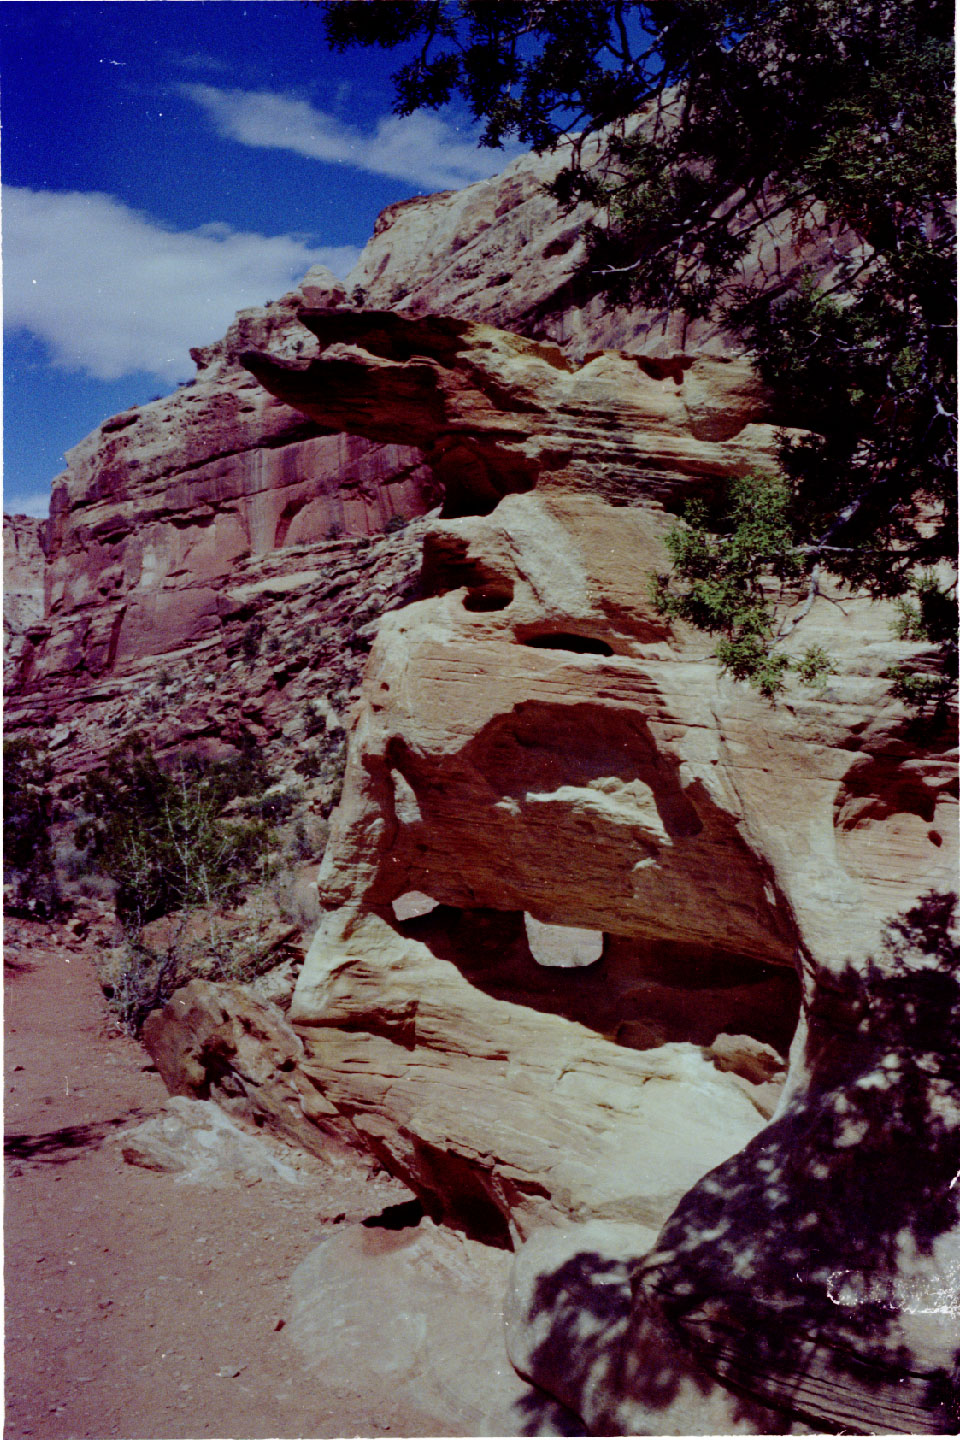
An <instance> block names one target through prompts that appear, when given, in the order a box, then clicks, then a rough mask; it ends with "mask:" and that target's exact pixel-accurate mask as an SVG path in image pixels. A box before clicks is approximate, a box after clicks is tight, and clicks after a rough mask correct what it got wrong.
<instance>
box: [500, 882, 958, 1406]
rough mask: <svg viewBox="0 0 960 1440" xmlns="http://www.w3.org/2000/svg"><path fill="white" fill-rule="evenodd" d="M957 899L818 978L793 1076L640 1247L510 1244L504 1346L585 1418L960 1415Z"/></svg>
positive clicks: (928, 902) (915, 916)
mask: <svg viewBox="0 0 960 1440" xmlns="http://www.w3.org/2000/svg"><path fill="white" fill-rule="evenodd" d="M955 904H956V898H955V897H954V896H953V895H938V894H931V895H928V896H927V897H925V899H924V900H923V901H921V903H920V904H918V905H917V906H915V907H914V908H913V909H912V910H910V911H909V912H907V913H905V914H904V915H903V916H901V917H900V918H899V919H898V920H896V921H895V922H893V923H892V924H891V926H890V927H889V931H888V936H887V940H886V944H885V947H884V949H883V951H882V953H880V954H878V956H877V957H876V958H875V959H874V960H873V961H872V962H871V963H870V964H869V965H867V966H861V967H848V968H847V969H846V970H844V971H842V972H840V973H837V974H834V975H832V976H824V977H821V978H820V980H819V983H818V986H817V989H816V991H815V993H814V995H813V998H812V1002H811V1005H810V1008H809V1014H808V1021H809V1037H808V1041H807V1046H806V1056H805V1063H806V1071H807V1075H808V1079H807V1080H806V1083H805V1084H803V1085H802V1086H801V1087H800V1088H798V1090H797V1092H796V1093H795V1094H794V1097H793V1099H792V1100H791V1101H790V1103H789V1104H788V1106H787V1108H786V1110H785V1111H784V1113H783V1114H782V1115H781V1116H780V1117H779V1118H778V1119H777V1120H776V1121H774V1122H773V1123H772V1124H770V1125H769V1126H768V1127H767V1129H765V1130H764V1131H763V1132H761V1134H760V1135H758V1136H757V1137H756V1139H755V1140H753V1141H751V1142H750V1144H748V1145H747V1146H746V1147H745V1148H744V1149H743V1150H742V1151H741V1152H740V1153H739V1154H738V1155H736V1156H734V1157H733V1159H731V1160H729V1161H727V1162H726V1163H725V1164H723V1165H721V1166H719V1167H718V1168H717V1169H716V1170H714V1171H712V1172H711V1173H710V1174H709V1175H707V1176H706V1177H705V1178H704V1179H703V1180H702V1181H701V1182H700V1183H699V1184H698V1185H696V1186H695V1187H694V1188H693V1189H692V1190H691V1191H690V1192H689V1193H688V1194H687V1195H686V1196H685V1197H684V1199H683V1200H682V1201H681V1203H680V1205H679V1206H678V1207H677V1209H676V1210H675V1211H674V1213H673V1215H672V1216H671V1218H670V1219H669V1220H668V1221H667V1223H666V1225H665V1226H664V1228H663V1229H662V1231H661V1232H660V1235H659V1237H658V1239H657V1241H656V1244H655V1246H654V1248H653V1249H652V1250H649V1251H648V1253H646V1255H645V1257H644V1258H642V1259H641V1260H640V1261H639V1263H635V1264H634V1265H631V1264H630V1262H629V1260H623V1259H622V1258H621V1259H620V1260H619V1262H618V1261H617V1259H616V1254H617V1252H616V1248H615V1244H614V1243H611V1244H610V1245H604V1246H599V1247H598V1246H589V1245H588V1244H587V1243H586V1240H587V1237H586V1234H584V1237H583V1241H582V1242H581V1243H580V1244H579V1246H578V1247H577V1250H576V1253H569V1252H571V1251H572V1250H573V1249H574V1245H575V1244H576V1237H573V1241H571V1238H570V1237H569V1236H568V1237H567V1239H566V1245H567V1250H568V1255H567V1258H566V1259H565V1260H564V1262H563V1263H561V1264H559V1265H558V1264H556V1263H553V1264H552V1265H551V1263H550V1255H549V1254H548V1253H547V1252H545V1251H544V1250H543V1246H542V1245H541V1253H540V1254H539V1255H538V1254H537V1253H536V1252H534V1253H533V1254H532V1255H531V1256H529V1257H527V1258H526V1259H524V1252H521V1255H520V1258H519V1259H518V1268H517V1280H516V1284H515V1291H514V1336H513V1340H512V1344H511V1356H512V1358H513V1359H514V1363H515V1364H518V1367H519V1368H520V1369H521V1371H522V1373H524V1374H526V1375H528V1376H529V1378H530V1379H532V1380H533V1381H534V1382H535V1383H536V1384H538V1385H541V1386H543V1387H544V1388H545V1389H548V1390H550V1391H551V1392H552V1393H554V1394H557V1395H558V1397H559V1398H561V1399H562V1400H563V1402H564V1403H565V1404H567V1405H569V1406H570V1407H571V1408H573V1409H575V1410H576V1411H577V1412H578V1413H579V1414H580V1415H581V1416H583V1418H584V1420H585V1422H586V1423H587V1425H588V1427H589V1428H590V1430H591V1432H592V1433H597V1434H602V1433H624V1430H625V1429H630V1428H634V1429H636V1428H640V1429H643V1428H652V1429H653V1430H654V1432H659V1433H687V1434H697V1433H708V1428H707V1427H708V1424H709V1422H710V1421H716V1420H719V1419H721V1418H722V1419H724V1420H725V1421H726V1424H725V1425H724V1424H719V1423H718V1424H717V1425H716V1431H717V1432H718V1433H723V1432H724V1431H729V1429H736V1430H741V1431H748V1432H749V1431H751V1430H754V1429H755V1428H756V1427H757V1425H758V1424H760V1425H761V1426H762V1428H766V1429H768V1430H769V1431H771V1432H772V1431H777V1430H782V1429H784V1428H789V1427H791V1426H792V1424H793V1423H794V1422H792V1421H791V1419H790V1417H796V1418H797V1419H799V1422H800V1426H801V1428H805V1426H806V1425H812V1426H813V1427H815V1428H816V1429H820V1430H825V1431H831V1432H836V1431H847V1432H850V1431H852V1432H854V1433H856V1432H859V1433H868V1434H869V1433H905V1434H916V1433H928V1434H940V1433H955V1432H956V1431H957V1428H958V1421H960V1349H958V1346H957V1339H958V1328H960V1213H958V1197H960V1185H958V1183H957V1176H958V1175H960V973H958V970H960V966H958V952H957V948H956V946H955V944H954V941H953V938H952V936H951V923H952V918H953V915H954V910H955ZM535 1238H536V1237H535ZM627 1243H628V1242H627V1241H626V1240H624V1241H623V1243H622V1247H621V1249H620V1251H619V1255H620V1257H622V1256H624V1255H627V1254H629V1253H630V1252H629V1250H628V1249H627ZM644 1248H645V1247H635V1248H634V1250H633V1254H634V1255H637V1254H638V1250H642V1249H644ZM554 1259H555V1257H554ZM524 1265H525V1266H526V1274H524V1271H523V1266H524ZM631 1271H632V1283H631V1282H630V1281H628V1278H627V1277H628V1275H629V1274H630V1272H631ZM628 1291H629V1292H631V1293H628ZM718 1381H719V1382H720V1383H719V1384H718V1383H717V1382H718ZM738 1396H739V1399H738ZM724 1397H725V1398H724ZM737 1407H739V1409H738V1408H737ZM761 1407H773V1408H772V1409H771V1408H767V1409H766V1412H765V1415H764V1414H763V1412H762V1410H761ZM778 1417H779V1418H778ZM763 1422H765V1424H764V1423H763ZM610 1425H612V1426H613V1427H614V1428H613V1429H612V1430H611V1429H608V1428H606V1427H607V1426H610ZM678 1427H679V1428H678Z"/></svg>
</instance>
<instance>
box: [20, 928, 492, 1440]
mask: <svg viewBox="0 0 960 1440" xmlns="http://www.w3.org/2000/svg"><path fill="white" fill-rule="evenodd" d="M102 937H103V932H100V934H99V935H98V928H97V925H96V923H93V924H92V925H91V927H90V930H89V931H88V933H87V935H86V936H85V938H83V939H82V940H81V939H77V938H76V937H75V936H71V935H70V934H69V933H68V932H67V931H66V930H65V929H63V928H61V927H56V928H55V927H48V926H45V925H40V924H37V923H34V922H29V921H17V920H8V921H7V924H6V931H5V964H4V981H5V984H4V993H5V1005H6V1010H5V1029H6V1048H5V1080H6V1138H5V1257H6V1259H5V1265H6V1270H5V1280H6V1430H5V1433H6V1435H7V1436H8V1437H11V1440H12V1437H20V1436H35V1437H44V1440H46V1437H50V1440H54V1437H56V1440H60V1437H64V1440H66V1437H81V1436H94V1437H101V1436H102V1437H106V1436H122V1437H127V1440H135V1437H147V1436H150V1437H169V1440H174V1437H199V1436H232V1437H259V1436H275V1437H285V1436H316V1437H326V1436H350V1435H362V1436H379V1435H394V1436H395V1435H398V1434H399V1435H409V1436H415V1435H429V1434H435V1433H436V1422H435V1421H434V1422H431V1420H430V1419H429V1417H428V1416H427V1415H425V1414H423V1413H419V1412H418V1411H417V1409H416V1408H415V1402H412V1401H411V1398H410V1396H409V1394H407V1395H404V1394H401V1393H398V1392H397V1391H396V1389H395V1388H391V1387H390V1386H389V1385H387V1384H384V1383H383V1382H380V1383H379V1384H378V1383H377V1381H376V1378H375V1377H374V1378H373V1379H372V1380H371V1377H369V1376H365V1375H363V1374H358V1373H356V1371H355V1370H354V1371H353V1372H352V1373H339V1374H338V1373H336V1371H333V1373H331V1374H330V1376H329V1380H328V1381H325V1382H324V1383H322V1384H321V1383H319V1382H318V1380H317V1378H316V1376H315V1375H314V1376H312V1377H310V1378H307V1376H306V1374H305V1372H304V1370H303V1366H302V1364H301V1363H300V1361H299V1360H298V1358H297V1355H296V1353H295V1351H294V1348H293V1345H292V1344H291V1343H289V1342H288V1337H287V1336H286V1335H285V1333H284V1331H285V1309H286V1308H287V1307H288V1305H289V1295H288V1286H287V1282H288V1278H289V1276H290V1275H291V1273H292V1271H293V1269H294V1268H295V1266H296V1265H297V1264H298V1263H299V1262H300V1261H301V1260H303V1259H304V1258H305V1257H306V1256H307V1255H308V1254H309V1253H310V1252H311V1251H312V1250H313V1249H314V1248H315V1246H316V1245H317V1243H318V1242H319V1241H320V1240H321V1239H322V1238H323V1237H324V1236H326V1235H329V1234H330V1232H331V1227H332V1226H335V1225H337V1224H338V1223H343V1221H344V1216H345V1215H346V1216H347V1218H348V1219H352V1220H356V1219H357V1218H362V1217H363V1216H364V1215H372V1214H376V1213H378V1211H379V1210H380V1209H382V1207H383V1197H382V1196H380V1195H378V1193H377V1189H378V1187H377V1185H376V1183H374V1184H373V1185H370V1184H369V1182H368V1181H367V1180H366V1179H365V1176H364V1174H363V1172H362V1171H361V1170H360V1169H359V1168H358V1169H357V1170H356V1172H355V1173H354V1172H353V1171H352V1168H351V1170H350V1171H349V1172H348V1173H346V1174H343V1175H341V1176H340V1178H339V1179H338V1181H337V1183H336V1185H331V1186H326V1187H325V1186H323V1185H318V1186H316V1187H314V1186H313V1185H306V1186H290V1185H284V1184H282V1183H275V1182H266V1181H258V1182H254V1183H249V1184H245V1183H243V1182H241V1181H237V1180H236V1179H232V1180H225V1181H219V1182H217V1183H204V1184H188V1183H184V1182H183V1181H178V1180H177V1179H176V1178H175V1177H174V1176H173V1175H170V1174H164V1173H156V1172H154V1171H150V1170H145V1169H142V1168H139V1167H136V1166H133V1165H129V1164H127V1163H125V1162H124V1160H123V1157H122V1155H121V1150H120V1144H119V1142H118V1140H117V1136H118V1134H119V1133H121V1132H122V1131H123V1130H124V1129H125V1128H127V1127H129V1126H131V1125H134V1124H136V1123H137V1122H138V1121H142V1120H145V1119H147V1118H148V1117H150V1116H152V1115H155V1114H156V1113H157V1112H158V1111H159V1110H160V1109H161V1107H162V1106H163V1103H164V1101H165V1100H166V1098H167V1095H166V1090H165V1088H164V1086H163V1084H162V1082H161V1080H160V1078H159V1077H158V1076H157V1074H156V1073H155V1072H154V1071H153V1069H152V1067H151V1065H150V1061H149V1057H148V1056H147V1055H146V1053H145V1052H144V1051H143V1050H142V1049H141V1048H140V1046H139V1045H138V1044H136V1043H135V1042H134V1041H133V1040H132V1039H130V1038H128V1037H127V1036H124V1035H122V1034H120V1033H119V1032H118V1030H117V1028H116V1026H115V1024H114V1023H113V1021H112V1019H111V1017H110V1014H109V1011H108V1010H107V1007H106V1004H105V1002H104V999H103V997H102V994H101V992H100V989H99V986H98V984H97V982H96V979H95V976H94V970H93V964H92V952H93V949H94V947H95V946H96V945H97V943H98V941H101V940H102ZM388 1199H389V1197H388ZM462 1433H466V1432H462Z"/></svg>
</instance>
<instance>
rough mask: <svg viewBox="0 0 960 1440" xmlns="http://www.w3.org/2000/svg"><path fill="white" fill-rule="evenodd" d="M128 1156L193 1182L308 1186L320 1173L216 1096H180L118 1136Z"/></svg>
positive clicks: (132, 1161)
mask: <svg viewBox="0 0 960 1440" xmlns="http://www.w3.org/2000/svg"><path fill="white" fill-rule="evenodd" d="M117 1143H118V1144H119V1145H120V1149H121V1152H122V1154H123V1158H124V1160H126V1161H127V1163H128V1164H129V1165H141V1166H143V1167H144V1168H145V1169H147V1170H164V1171H167V1172H169V1173H171V1174H175V1175H176V1176H177V1178H178V1179H180V1180H182V1181H184V1182H188V1183H190V1184H206V1185H209V1184H216V1183H217V1182H219V1181H226V1182H228V1183H229V1182H231V1181H236V1180H244V1181H247V1182H248V1183H249V1182H254V1181H257V1180H267V1181H278V1182H280V1183H281V1184H284V1185H305V1184H310V1183H312V1182H315V1181H316V1178H317V1176H316V1172H315V1171H314V1172H311V1171H309V1170H308V1169H306V1167H305V1166H304V1164H303V1158H302V1152H301V1155H300V1156H298V1154H297V1152H295V1151H292V1150H291V1151H288V1152H287V1153H286V1154H284V1153H282V1152H281V1151H280V1147H279V1146H277V1145H276V1143H275V1142H274V1143H270V1142H268V1141H266V1140H264V1139H263V1138H262V1137H261V1136H259V1135H257V1134H256V1133H255V1132H254V1131H252V1130H247V1129H244V1128H243V1127H242V1126H240V1125H238V1124H237V1123H236V1122H235V1121H234V1120H232V1119H231V1118H230V1116H229V1115H227V1114H226V1113H225V1112H224V1110H223V1109H222V1108H221V1106H219V1105H215V1104H214V1103H213V1102H212V1101H211V1100H187V1099H185V1098H184V1097H183V1096H181V1095H174V1096H172V1097H171V1098H170V1100H169V1101H168V1102H167V1104H166V1105H165V1106H164V1109H163V1112H162V1113H161V1114H160V1115H157V1116H155V1117H154V1119H152V1120H145V1121H144V1123H143V1124H142V1125H134V1126H132V1127H131V1128H130V1129H129V1130H124V1131H123V1132H122V1134H121V1135H119V1136H118V1137H117Z"/></svg>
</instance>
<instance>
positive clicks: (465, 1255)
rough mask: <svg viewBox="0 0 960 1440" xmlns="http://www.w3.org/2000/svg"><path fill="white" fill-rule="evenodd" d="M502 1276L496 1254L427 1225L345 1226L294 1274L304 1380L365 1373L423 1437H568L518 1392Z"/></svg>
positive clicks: (293, 1327) (542, 1406)
mask: <svg viewBox="0 0 960 1440" xmlns="http://www.w3.org/2000/svg"><path fill="white" fill-rule="evenodd" d="M509 1267H510V1257H509V1255H507V1254H506V1253H505V1252H504V1251H502V1250H499V1251H498V1250H493V1249H491V1248H490V1247H489V1246H485V1245H480V1244H477V1242H476V1241H471V1240H468V1239H466V1238H465V1237H464V1236H462V1235H455V1234H454V1233H453V1232H451V1231H449V1230H444V1229H440V1228H439V1227H437V1226H435V1225H433V1224H432V1222H431V1221H430V1220H422V1221H421V1222H420V1224H419V1225H416V1226H411V1227H408V1228H403V1229H398V1230H391V1229H384V1228H380V1227H378V1226H376V1225H375V1224H373V1225H371V1224H369V1223H368V1225H367V1226H366V1227H361V1226H356V1225H354V1226H350V1227H349V1228H345V1229H341V1230H340V1231H339V1232H338V1233H337V1234H336V1235H332V1236H331V1237H330V1238H329V1239H327V1240H324V1241H323V1242H322V1243H321V1244H320V1245H319V1246H318V1247H317V1249H316V1250H314V1251H313V1253H312V1254H311V1255H310V1256H308V1258H307V1259H306V1260H304V1261H303V1262H302V1264H301V1265H299V1266H298V1268H297V1270H296V1271H295V1272H294V1274H293V1277H292V1281H291V1290H292V1294H293V1305H292V1309H291V1313H290V1319H289V1332H288V1333H289V1335H290V1338H291V1340H292V1341H293V1343H294V1345H296V1347H297V1349H298V1351H299V1352H300V1355H301V1357H302V1359H303V1364H304V1369H305V1371H306V1374H307V1375H308V1376H309V1377H310V1378H311V1379H314V1378H316V1380H317V1381H318V1382H319V1383H321V1384H322V1383H323V1381H324V1378H325V1377H326V1376H327V1375H328V1374H329V1372H330V1367H331V1365H334V1366H337V1365H339V1366H341V1367H342V1368H343V1369H344V1371H346V1372H347V1373H349V1372H351V1371H352V1372H359V1373H368V1374H369V1373H370V1372H371V1371H372V1373H373V1375H374V1376H375V1377H376V1378H377V1379H378V1380H382V1381H386V1382H388V1383H389V1384H390V1386H391V1388H393V1389H395V1390H396V1391H397V1392H399V1393H402V1394H404V1395H405V1397H406V1398H407V1400H408V1401H409V1402H410V1403H412V1404H413V1405H414V1406H416V1408H417V1409H418V1410H419V1411H420V1412H421V1413H422V1414H423V1416H424V1419H425V1421H426V1422H427V1423H430V1424H431V1429H430V1432H429V1433H431V1434H433V1433H436V1434H444V1435H448V1434H461V1435H531V1434H534V1435H571V1434H577V1433H579V1425H578V1422H577V1421H576V1419H575V1417H573V1416H571V1415H569V1414H566V1413H564V1411H563V1410H562V1408H561V1407H560V1406H559V1405H558V1404H557V1403H556V1401H554V1400H552V1399H550V1398H549V1397H548V1396H546V1395H543V1394H541V1393H538V1392H536V1391H534V1390H533V1389H532V1388H531V1387H530V1386H529V1385H525V1384H524V1383H523V1382H522V1381H521V1380H520V1379H518V1377H517V1375H516V1373H515V1372H514V1370H513V1369H512V1367H511V1365H510V1362H509V1360H508V1359H507V1354H506V1348H505V1345H504V1336H503V1319H502V1315H503V1296H504V1291H505V1289H506V1282H507V1273H508V1271H509ZM423 1433H427V1431H426V1430H425V1431H424V1432H423Z"/></svg>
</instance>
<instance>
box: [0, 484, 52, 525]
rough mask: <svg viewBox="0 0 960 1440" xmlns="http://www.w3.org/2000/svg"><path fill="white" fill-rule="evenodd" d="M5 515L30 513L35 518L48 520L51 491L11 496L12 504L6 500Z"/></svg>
mask: <svg viewBox="0 0 960 1440" xmlns="http://www.w3.org/2000/svg"><path fill="white" fill-rule="evenodd" d="M3 513H4V514H5V515H30V516H32V517H33V519H34V520H46V519H47V517H48V516H49V514H50V491H49V490H44V491H43V493H42V494H39V493H38V494H34V495H16V496H11V499H10V504H9V505H8V504H7V503H6V500H4V506H3Z"/></svg>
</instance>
